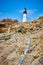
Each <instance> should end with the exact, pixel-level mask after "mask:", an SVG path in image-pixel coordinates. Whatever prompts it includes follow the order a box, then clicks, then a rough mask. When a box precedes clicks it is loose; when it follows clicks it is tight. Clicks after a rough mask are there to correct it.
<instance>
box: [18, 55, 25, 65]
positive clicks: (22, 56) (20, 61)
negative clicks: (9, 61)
mask: <svg viewBox="0 0 43 65" xmlns="http://www.w3.org/2000/svg"><path fill="white" fill-rule="evenodd" d="M24 59H25V55H21V56H20V58H19V61H18V65H22V63H23V61H24Z"/></svg>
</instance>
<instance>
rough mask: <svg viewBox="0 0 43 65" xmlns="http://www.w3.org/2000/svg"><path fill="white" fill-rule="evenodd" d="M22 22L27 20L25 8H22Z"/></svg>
mask: <svg viewBox="0 0 43 65" xmlns="http://www.w3.org/2000/svg"><path fill="white" fill-rule="evenodd" d="M23 22H27V10H26V8H24V10H23Z"/></svg>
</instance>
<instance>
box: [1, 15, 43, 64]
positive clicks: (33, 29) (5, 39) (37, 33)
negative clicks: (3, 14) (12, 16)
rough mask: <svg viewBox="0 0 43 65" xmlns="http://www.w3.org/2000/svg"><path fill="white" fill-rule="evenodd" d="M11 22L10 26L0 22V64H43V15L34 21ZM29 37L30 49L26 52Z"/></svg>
mask: <svg viewBox="0 0 43 65" xmlns="http://www.w3.org/2000/svg"><path fill="white" fill-rule="evenodd" d="M10 22H11V23H12V25H10V24H11V23H10V24H8V23H9V22H7V25H8V26H6V24H5V23H6V22H5V21H4V22H3V21H1V22H0V25H3V26H0V65H43V16H42V17H40V18H39V19H37V20H34V21H32V22H24V23H22V22H14V21H13V22H12V21H10ZM4 25H5V26H4ZM5 29H6V30H5ZM30 37H31V38H30ZM29 39H30V51H29V52H27V53H26V54H24V52H25V51H26V47H27V41H29ZM21 56H23V58H24V60H23V62H22V63H21V64H19V63H20V62H21V61H19V59H20V57H21Z"/></svg>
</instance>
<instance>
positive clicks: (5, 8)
mask: <svg viewBox="0 0 43 65" xmlns="http://www.w3.org/2000/svg"><path fill="white" fill-rule="evenodd" d="M23 8H27V10H28V15H27V17H28V21H31V20H34V19H37V18H39V17H40V16H42V15H43V0H0V20H1V19H3V18H7V17H8V18H11V19H17V20H19V21H22V13H21V10H23Z"/></svg>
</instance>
